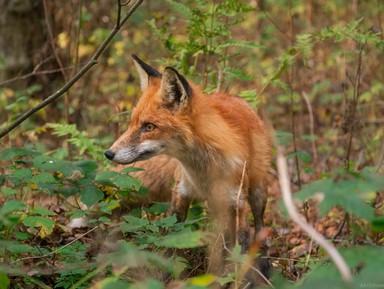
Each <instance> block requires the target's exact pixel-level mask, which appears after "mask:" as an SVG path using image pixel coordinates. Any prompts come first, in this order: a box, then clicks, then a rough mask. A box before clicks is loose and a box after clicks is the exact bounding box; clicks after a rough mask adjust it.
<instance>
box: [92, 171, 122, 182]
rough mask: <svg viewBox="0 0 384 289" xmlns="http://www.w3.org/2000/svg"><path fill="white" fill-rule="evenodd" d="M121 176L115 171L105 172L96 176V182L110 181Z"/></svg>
mask: <svg viewBox="0 0 384 289" xmlns="http://www.w3.org/2000/svg"><path fill="white" fill-rule="evenodd" d="M119 175H120V174H119V173H118V172H115V171H105V172H99V173H97V174H96V177H95V180H98V181H99V180H108V179H112V178H115V177H117V176H119Z"/></svg>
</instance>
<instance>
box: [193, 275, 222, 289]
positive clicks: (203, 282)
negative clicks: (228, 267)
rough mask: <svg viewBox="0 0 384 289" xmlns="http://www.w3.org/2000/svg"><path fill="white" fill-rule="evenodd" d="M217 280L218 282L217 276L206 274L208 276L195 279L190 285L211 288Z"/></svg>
mask: <svg viewBox="0 0 384 289" xmlns="http://www.w3.org/2000/svg"><path fill="white" fill-rule="evenodd" d="M215 280H216V276H214V275H212V274H206V275H201V276H197V277H194V278H192V279H190V280H189V282H188V283H189V284H190V285H192V286H209V285H211V284H212V283H213V282H215Z"/></svg>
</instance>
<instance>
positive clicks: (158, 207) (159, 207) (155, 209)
mask: <svg viewBox="0 0 384 289" xmlns="http://www.w3.org/2000/svg"><path fill="white" fill-rule="evenodd" d="M144 209H145V208H144ZM145 210H146V211H147V212H149V213H152V214H164V213H166V212H168V210H169V203H155V204H154V205H153V206H151V207H150V208H149V209H145Z"/></svg>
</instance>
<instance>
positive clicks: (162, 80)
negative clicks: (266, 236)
mask: <svg viewBox="0 0 384 289" xmlns="http://www.w3.org/2000/svg"><path fill="white" fill-rule="evenodd" d="M133 60H134V64H135V66H136V68H137V70H138V72H139V75H140V84H141V90H142V96H141V97H140V99H139V101H138V103H137V105H136V107H135V108H134V110H133V112H132V117H131V121H130V124H129V127H128V130H127V131H126V132H125V133H124V134H123V135H122V136H121V137H120V138H118V140H116V142H115V143H114V144H113V145H112V146H111V148H110V149H109V150H107V151H106V152H105V155H106V157H107V158H108V159H110V160H112V161H115V162H117V163H121V164H127V163H133V162H136V161H142V160H145V159H148V158H151V157H153V156H156V155H159V154H166V155H169V156H171V157H173V158H175V159H177V160H178V161H179V163H180V167H181V176H180V181H179V182H178V184H177V186H176V188H175V196H173V197H172V198H173V200H172V210H173V212H174V213H176V214H178V216H182V217H181V218H179V219H183V218H185V215H186V214H185V212H184V211H185V209H188V207H189V201H190V200H191V199H203V200H207V201H208V207H209V209H210V211H211V213H212V214H213V216H214V217H215V218H216V219H217V220H218V222H220V224H221V225H220V227H222V231H223V232H224V233H225V235H226V236H228V239H227V240H228V241H229V242H230V243H232V244H234V243H235V242H238V243H240V245H241V246H242V250H243V252H246V251H247V250H248V247H249V227H248V220H247V219H248V218H247V214H246V212H247V206H248V203H249V205H250V206H251V209H252V213H253V215H254V220H255V226H256V230H257V231H259V230H260V229H261V228H262V226H263V214H264V208H265V203H266V196H267V192H266V179H267V175H268V170H269V166H270V161H271V146H270V141H269V137H268V134H267V132H266V129H265V127H264V124H263V122H262V121H261V119H260V118H259V117H258V116H257V114H256V113H255V112H254V111H253V109H252V108H251V107H250V106H249V105H248V103H247V102H246V101H244V100H243V99H241V98H238V97H234V96H229V95H227V94H223V93H215V94H211V95H207V94H204V93H203V92H202V91H201V90H200V89H199V88H198V87H197V86H195V85H194V84H191V83H190V82H188V81H187V80H186V79H185V78H184V77H183V76H182V75H180V74H179V73H178V72H177V71H176V70H175V69H173V68H171V67H167V68H165V70H164V72H163V73H162V74H160V73H159V72H158V71H156V70H155V69H154V68H152V67H151V66H149V65H148V64H146V63H144V62H143V61H142V60H140V59H139V58H138V57H136V56H133ZM247 201H248V202H247Z"/></svg>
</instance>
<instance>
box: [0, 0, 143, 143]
mask: <svg viewBox="0 0 384 289" xmlns="http://www.w3.org/2000/svg"><path fill="white" fill-rule="evenodd" d="M143 1H144V0H137V1H136V2H135V3H134V4H133V5H132V6H131V8H130V9H129V10H128V12H127V13H126V14H125V15H124V17H123V18H121V21H119V22H116V24H115V26H114V27H113V29H112V30H111V32H110V33H109V35H108V36H107V38H106V39H105V40H104V42H103V43H102V44H101V45H100V47H99V48H98V49H97V50H96V52H95V54H94V55H93V56H92V57H91V59H90V60H89V61H88V62H87V64H86V65H85V66H84V67H83V68H82V69H80V70H79V72H78V73H76V74H75V75H74V76H73V77H72V78H71V79H70V80H69V81H68V82H67V83H66V84H65V85H64V86H63V87H62V88H60V89H59V90H58V91H56V92H55V93H54V94H52V95H50V96H48V97H47V98H46V99H45V100H44V101H42V102H41V103H39V104H38V105H36V106H35V107H33V108H31V109H29V110H28V111H26V112H25V113H24V114H22V115H21V116H19V117H18V118H17V119H16V120H15V121H14V122H13V123H11V124H10V125H8V126H7V127H5V128H4V129H3V130H1V131H0V139H1V138H2V137H4V136H5V135H7V134H8V133H10V132H11V131H12V130H13V129H15V128H16V127H18V126H19V125H20V124H21V123H22V122H24V121H25V120H26V119H28V118H29V117H30V116H32V115H33V114H35V113H36V112H38V111H39V110H41V109H42V108H44V107H46V106H47V105H48V104H50V103H51V102H53V101H55V100H56V99H58V98H59V97H60V96H62V95H63V94H64V93H65V92H66V91H67V90H68V89H70V88H71V87H72V86H73V85H74V84H75V83H76V82H77V81H78V80H79V79H80V78H81V77H82V76H83V75H84V74H85V73H86V72H87V71H88V70H90V69H91V68H92V67H93V66H94V65H95V64H97V59H98V58H99V56H100V55H101V53H102V52H103V51H104V50H105V48H106V47H107V46H108V44H109V43H110V42H111V40H112V39H113V37H114V36H115V35H116V34H117V32H118V31H119V30H120V28H121V26H122V25H123V24H124V23H125V22H126V21H127V20H128V18H129V17H130V16H131V15H132V14H133V12H135V10H136V9H137V7H139V6H140V4H141V3H142V2H143ZM123 5H124V4H123ZM121 6H122V4H121V3H120V1H118V12H119V13H118V14H119V15H118V19H120V11H121Z"/></svg>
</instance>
